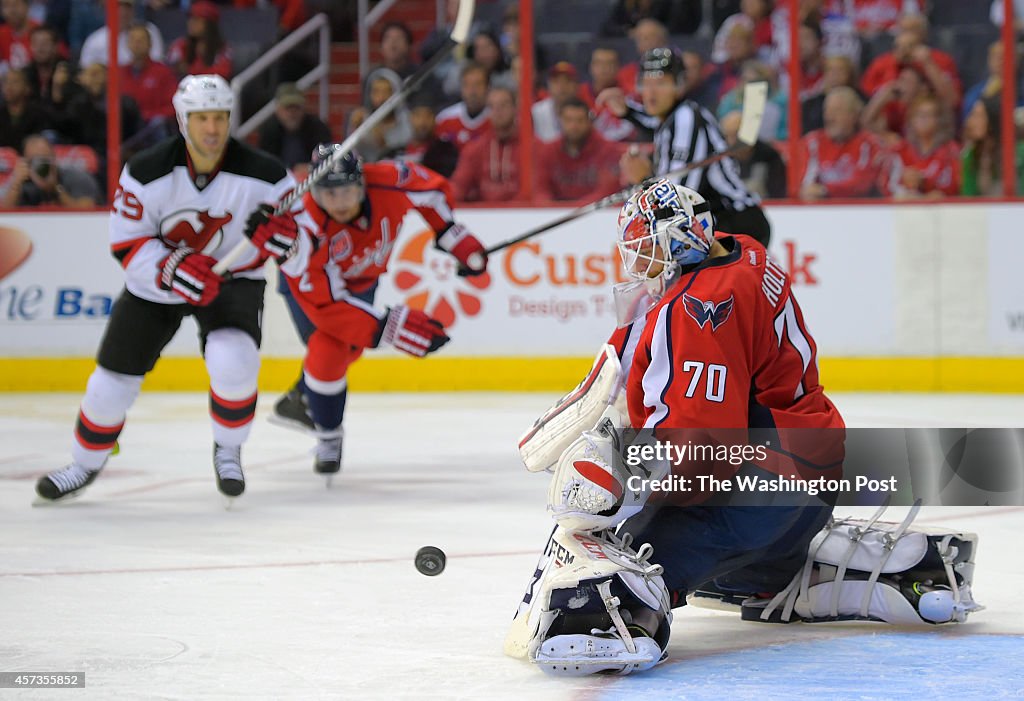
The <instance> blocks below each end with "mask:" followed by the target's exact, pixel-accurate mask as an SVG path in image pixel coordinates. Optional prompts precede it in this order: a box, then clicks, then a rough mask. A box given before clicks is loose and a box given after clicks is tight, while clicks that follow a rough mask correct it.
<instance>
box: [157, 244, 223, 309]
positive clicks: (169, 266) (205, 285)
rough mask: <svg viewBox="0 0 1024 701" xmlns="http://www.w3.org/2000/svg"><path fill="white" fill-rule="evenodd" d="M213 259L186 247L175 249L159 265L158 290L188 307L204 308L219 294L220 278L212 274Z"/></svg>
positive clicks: (215, 262) (214, 261)
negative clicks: (183, 301)
mask: <svg viewBox="0 0 1024 701" xmlns="http://www.w3.org/2000/svg"><path fill="white" fill-rule="evenodd" d="M216 264H217V261H216V259H214V258H211V257H210V256H207V255H203V254H202V253H196V252H195V251H194V250H192V249H191V248H188V247H187V246H185V247H183V248H176V249H174V250H173V251H171V252H170V253H169V254H168V255H167V256H166V257H165V258H164V259H163V260H162V261H160V264H159V269H160V272H159V274H158V275H157V278H156V284H157V287H159V288H160V289H161V290H169V291H171V292H174V293H176V294H178V295H180V296H181V297H183V298H184V299H185V301H186V302H188V303H189V304H194V305H196V306H197V307H205V306H206V305H208V304H209V303H210V302H212V301H213V300H214V299H215V298H216V297H217V293H218V292H220V283H221V276H220V275H218V274H217V273H215V272H213V266H214V265H216Z"/></svg>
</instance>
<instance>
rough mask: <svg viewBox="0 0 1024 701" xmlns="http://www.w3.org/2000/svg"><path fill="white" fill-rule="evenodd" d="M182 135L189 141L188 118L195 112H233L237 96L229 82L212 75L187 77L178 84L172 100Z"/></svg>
mask: <svg viewBox="0 0 1024 701" xmlns="http://www.w3.org/2000/svg"><path fill="white" fill-rule="evenodd" d="M171 104H172V105H174V114H175V115H176V116H177V118H178V128H179V129H180V130H181V135H182V136H184V137H185V140H186V141H187V140H188V126H187V125H188V116H189V115H190V114H191V113H193V112H211V111H213V112H231V110H232V109H233V108H234V106H235V94H234V93H233V92H231V86H230V85H228V81H226V80H224V79H223V78H221V77H220V76H219V75H214V74H211V73H207V74H203V75H187V76H185V77H184V78H182V79H181V82H180V83H178V90H177V92H175V93H174V97H173V98H172V99H171Z"/></svg>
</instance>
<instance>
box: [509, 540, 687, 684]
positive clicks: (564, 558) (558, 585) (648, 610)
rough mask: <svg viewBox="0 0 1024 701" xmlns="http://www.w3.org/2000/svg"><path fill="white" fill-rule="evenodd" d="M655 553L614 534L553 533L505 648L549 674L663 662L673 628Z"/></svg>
mask: <svg viewBox="0 0 1024 701" xmlns="http://www.w3.org/2000/svg"><path fill="white" fill-rule="evenodd" d="M652 554H653V551H652V549H651V548H650V546H642V547H641V548H640V549H639V550H638V551H634V550H632V549H631V547H630V540H629V538H628V537H627V538H625V539H619V538H617V537H616V536H615V535H614V534H612V533H611V532H603V533H600V534H586V533H575V532H571V531H566V530H565V529H563V528H561V527H559V528H556V529H555V531H554V533H552V535H551V538H550V540H549V541H548V547H547V548H546V549H545V553H544V556H543V557H542V558H541V562H540V563H539V565H538V569H537V572H536V573H535V575H534V579H533V580H532V581H531V583H530V587H529V589H528V591H527V595H526V597H524V600H523V603H522V604H521V605H520V608H519V612H518V613H517V615H516V618H515V619H514V620H513V625H512V630H510V632H509V635H508V637H507V638H506V641H505V651H506V653H507V654H510V655H512V656H516V657H526V658H528V659H529V660H530V661H531V662H534V663H535V664H537V665H539V666H540V667H541V669H543V670H544V671H545V672H549V673H551V674H566V675H581V674H594V673H597V672H605V673H616V674H628V673H630V672H633V671H641V670H644V669H649V668H650V667H653V666H654V665H656V664H657V663H658V662H660V661H661V660H662V659H663V657H664V649H665V647H666V646H667V645H668V637H669V632H670V625H671V621H672V616H671V611H670V609H669V595H668V591H667V590H666V589H665V584H664V582H663V581H662V579H661V567H660V566H659V565H652V564H650V562H649V561H648V560H649V558H650V557H651V556H652Z"/></svg>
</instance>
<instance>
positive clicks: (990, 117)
mask: <svg viewBox="0 0 1024 701" xmlns="http://www.w3.org/2000/svg"><path fill="white" fill-rule="evenodd" d="M934 1H935V0H799V3H798V7H799V12H798V16H797V18H796V20H797V21H798V22H799V25H798V27H797V52H798V56H797V60H798V62H799V65H800V80H799V84H793V81H792V80H791V78H790V71H789V66H790V32H789V22H790V17H789V3H788V2H785V3H784V2H773V0H715V1H714V2H712V3H708V5H710V6H711V7H712V8H713V11H714V12H713V14H714V16H713V17H711V18H706V19H708V20H709V21H710V23H711V26H712V29H713V31H714V34H713V37H714V38H713V41H711V42H710V44H708V42H706V41H705V42H703V43H701V42H699V41H697V42H692V41H689V40H688V38H689V37H692V36H695V35H696V33H697V30H698V29H699V28H700V27H701V22H702V19H705V18H703V17H702V15H701V12H702V9H704V8H705V6H706V4H705V3H703V2H701V1H700V0H693V1H688V0H681V1H679V2H667V1H663V0H607V1H606V2H595V3H593V5H594V6H595V7H597V8H600V9H603V11H604V12H606V13H607V14H606V17H605V19H604V21H603V23H602V24H601V25H600V30H599V36H594V37H592V40H591V41H590V42H589V43H590V52H589V62H588V63H587V65H586V66H585V67H584V66H582V65H580V64H581V63H582V61H581V60H580V58H581V57H580V56H579V55H577V56H559V55H551V51H550V49H551V46H550V45H547V46H545V45H544V41H543V32H544V27H543V26H537V27H536V33H537V36H538V41H537V44H538V49H537V51H536V52H535V66H536V76H537V83H536V85H535V86H533V89H532V90H529V89H527V90H524V89H523V86H521V85H520V84H519V74H520V61H521V56H520V55H519V43H520V42H519V36H518V21H517V20H518V14H517V12H518V8H517V3H516V2H514V1H512V0H509V2H506V3H505V5H506V6H505V8H504V14H503V15H501V20H500V21H496V22H493V23H492V24H491V25H475V26H474V29H473V31H474V35H473V38H472V39H471V41H470V44H469V47H468V50H467V51H465V52H464V54H463V55H461V56H459V57H458V58H455V59H452V60H450V61H448V62H446V64H444V65H443V66H442V68H441V69H440V70H439V71H438V72H437V74H436V75H435V77H434V78H433V80H432V82H430V83H429V87H428V88H425V89H424V90H423V91H421V94H420V95H419V96H418V98H417V100H416V102H415V105H416V107H415V109H416V111H417V112H418V113H419V115H420V116H419V117H418V123H419V127H420V128H419V129H418V130H416V131H417V133H416V136H415V138H413V137H412V136H411V134H412V131H413V130H412V129H410V128H408V127H407V126H406V124H405V122H406V121H407V120H408V119H409V114H408V113H399V114H397V115H396V116H395V118H394V120H393V121H392V122H390V123H389V126H388V127H387V128H386V129H384V128H381V129H378V130H377V132H375V133H374V134H373V135H371V136H370V137H367V138H365V139H364V140H363V142H362V145H361V150H362V151H363V152H364V153H365V154H369V156H370V157H371V158H383V157H401V158H408V159H413V160H423V161H424V162H426V163H427V164H428V165H437V164H438V161H443V169H444V171H443V172H448V169H449V168H450V167H451V160H452V158H455V159H456V165H455V168H454V171H453V173H454V175H453V178H454V182H455V188H456V191H457V192H458V195H459V197H460V198H461V199H463V200H465V201H470V202H474V201H480V202H502V201H508V200H510V199H522V197H523V193H524V191H525V189H526V187H525V186H526V184H527V183H525V182H524V178H523V177H522V176H521V174H520V172H519V171H520V159H519V157H518V154H519V152H520V149H521V148H522V147H523V144H521V143H520V141H519V137H518V134H519V132H518V126H517V124H516V116H517V112H516V110H515V109H511V106H514V105H515V103H516V101H517V100H518V99H524V98H523V96H524V95H532V96H533V98H532V100H533V102H532V105H531V110H530V112H531V117H532V123H533V136H534V138H533V142H532V144H531V145H530V146H531V148H532V149H533V153H534V157H533V164H534V165H533V176H532V182H531V183H530V186H531V187H530V190H531V191H532V197H533V199H534V201H536V202H549V201H587V200H593V199H596V198H598V197H600V196H602V195H605V194H608V193H610V192H613V191H615V190H617V189H619V188H620V187H622V185H623V184H624V182H625V181H622V180H620V179H619V172H620V162H624V161H623V159H625V158H628V156H627V155H626V154H627V153H629V152H631V151H633V152H635V151H636V149H637V148H639V149H641V150H642V149H643V148H644V146H645V145H646V144H647V143H648V142H649V141H650V133H649V132H645V131H644V130H643V129H641V128H638V127H637V126H636V125H634V124H632V123H631V122H628V121H625V120H622V119H619V118H617V117H615V116H614V115H613V114H612V113H611V112H610V111H609V110H608V109H607V108H606V105H605V104H604V103H603V100H602V98H601V94H602V93H603V92H604V91H606V90H607V89H609V88H619V89H621V90H622V91H623V92H625V93H626V94H627V95H630V96H633V97H634V98H636V97H637V96H638V84H637V61H636V59H637V58H638V57H639V56H640V55H641V54H642V53H643V52H644V51H646V50H648V49H651V48H654V47H658V46H676V47H677V48H678V49H679V50H680V51H681V52H682V56H683V60H684V62H685V65H686V70H687V79H686V94H685V97H686V98H687V99H690V100H693V101H695V102H697V103H699V104H700V105H702V106H704V107H705V108H707V109H708V110H709V111H710V112H711V113H712V114H714V115H715V117H716V118H717V119H718V121H719V123H720V125H721V128H722V131H723V134H724V136H725V137H726V139H727V140H728V141H729V142H730V143H735V140H736V133H737V129H738V126H739V116H740V113H741V110H742V106H743V105H742V97H743V88H744V86H745V85H746V84H747V83H749V82H751V81H762V80H764V81H767V82H768V83H769V85H770V98H769V103H768V106H767V109H766V112H765V117H764V120H763V122H762V125H761V130H760V133H759V139H758V141H757V143H756V144H755V145H754V146H752V147H749V148H746V149H744V150H743V151H741V152H740V154H739V155H738V157H737V159H736V160H737V162H738V165H739V167H740V171H741V175H742V177H743V178H744V179H745V180H746V181H747V183H748V185H750V187H751V188H752V189H753V190H754V191H756V192H758V193H760V194H761V195H762V196H764V197H769V198H780V197H786V196H787V194H788V195H790V196H794V197H798V198H801V199H805V200H813V201H818V200H825V199H829V198H847V197H850V198H853V197H856V198H860V197H891V198H898V199H930V198H936V197H949V196H959V195H967V196H974V195H991V196H1001V195H1002V191H1003V190H1002V178H1001V176H1000V171H1001V168H1002V160H1001V159H1002V150H1001V147H1000V140H1001V130H1000V118H1001V112H1000V99H1001V91H1002V61H1003V57H1004V48H1003V46H1002V43H1001V42H1000V41H999V40H998V25H1000V24H1001V23H1002V16H1001V14H1000V13H999V12H996V10H995V7H996V6H999V7H1000V10H1001V5H1002V2H1001V0H996V2H994V3H992V9H993V11H992V13H991V17H990V13H989V9H990V7H989V5H988V4H987V3H981V2H979V3H977V11H976V14H977V15H978V17H977V18H976V22H977V24H985V25H986V26H987V28H988V29H990V30H991V32H992V36H993V39H994V40H993V41H992V43H991V45H990V46H989V47H988V75H987V76H985V77H984V79H983V80H981V81H980V82H979V83H977V84H974V85H966V86H965V85H964V84H963V80H964V78H963V77H962V76H961V74H960V69H959V68H958V66H957V65H956V62H955V61H954V60H953V57H952V56H950V54H948V53H946V52H944V51H942V50H940V49H939V48H938V47H937V46H936V45H935V43H934V41H933V37H932V36H931V28H930V27H929V21H928V14H927V13H928V12H929V11H930V10H931V7H932V3H933V2H934ZM1018 4H1024V3H1018ZM448 5H449V7H448V12H449V15H448V20H449V22H451V20H452V19H453V18H454V14H455V9H456V8H457V3H456V2H454V1H453V2H449V3H448ZM541 5H543V3H541ZM577 7H582V5H581V4H580V3H579V2H577ZM1017 22H1018V24H1019V23H1020V20H1019V19H1018V20H1017ZM445 31H446V30H445V29H441V30H439V31H438V32H436V33H435V34H433V35H430V36H428V37H426V38H425V39H423V41H422V42H421V43H420V44H419V46H418V49H419V50H418V51H417V46H416V43H415V42H414V41H412V39H411V36H412V35H411V33H410V32H409V30H408V29H407V28H406V27H404V26H403V25H401V24H389V25H386V26H384V27H383V28H382V29H381V31H380V32H379V33H378V34H377V36H378V37H379V41H380V54H381V55H382V56H384V57H385V58H384V63H383V65H382V66H381V67H380V68H378V69H377V70H375V71H373V72H371V73H370V74H369V76H368V77H367V81H366V87H365V89H364V94H365V95H366V97H367V99H366V100H365V101H364V107H362V108H360V109H357V110H356V111H355V112H354V113H353V115H352V119H351V120H350V123H349V127H350V129H351V128H353V127H354V126H355V125H356V124H358V123H359V121H360V120H361V119H362V118H365V114H366V112H367V110H372V108H373V106H374V105H375V104H379V100H376V99H374V94H375V93H376V91H378V90H379V91H380V94H381V95H383V94H385V93H386V94H391V92H392V91H393V90H394V89H396V88H395V86H396V83H395V81H394V80H390V81H388V83H390V87H388V83H385V82H384V79H383V78H382V72H383V70H384V69H389V70H390V71H393V72H394V73H397V74H398V75H399V76H400V75H403V74H407V73H408V72H411V71H412V70H413V69H414V67H415V65H416V63H415V62H416V59H417V58H418V59H419V60H420V61H422V60H425V59H426V58H429V56H430V55H432V53H433V51H435V50H436V45H437V43H438V37H443V36H444V33H445ZM954 31H955V28H954ZM705 33H706V28H705ZM622 37H629V39H630V40H631V46H626V45H625V44H624V43H623V41H622V40H621V38H622ZM616 38H619V40H618V41H616ZM556 45H557V44H556ZM701 46H704V47H705V50H703V51H702V50H700V47H701ZM573 59H576V63H574V62H573ZM584 68H585V72H584V70H583V69H584ZM378 84H379V85H380V87H379V88H377V87H375V86H376V85H378ZM794 91H795V93H796V95H797V96H798V99H799V117H800V119H799V139H798V140H797V141H796V142H795V143H796V148H795V150H794V149H792V148H791V144H790V141H789V137H790V130H791V127H792V125H791V124H790V107H789V95H790V94H791V93H792V92H794ZM1019 92H1020V91H1019V90H1018V93H1019ZM422 93H426V94H427V95H428V97H427V98H424V96H423V94H422ZM496 110H497V111H500V116H499V115H498V114H496ZM1017 115H1018V119H1020V118H1021V117H1024V114H1022V113H1021V112H1018V113H1017ZM431 123H434V124H435V126H434V131H433V133H432V134H429V133H427V132H426V129H427V127H428V126H429V125H430V124H431ZM1022 126H1024V124H1022ZM441 144H444V145H445V146H444V147H442V146H441ZM634 146H635V148H634ZM428 147H429V150H428ZM442 151H443V156H439V154H441V153H442ZM1022 154H1024V149H1022ZM428 159H429V160H428ZM1017 164H1018V169H1020V170H1021V173H1020V176H1019V177H1018V178H1017V181H1018V183H1019V184H1020V187H1021V191H1022V192H1024V177H1022V176H1024V155H1022V156H1021V157H1020V158H1018V159H1017ZM789 170H793V171H794V172H795V182H796V183H797V187H796V191H795V192H789V191H788V188H787V183H788V180H787V173H788V171H789ZM790 175H791V176H792V174H790Z"/></svg>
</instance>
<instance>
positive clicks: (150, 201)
mask: <svg viewBox="0 0 1024 701" xmlns="http://www.w3.org/2000/svg"><path fill="white" fill-rule="evenodd" d="M233 103H234V97H233V95H232V92H231V88H230V87H229V86H228V84H227V82H226V81H225V80H224V79H223V78H221V77H219V76H216V75H195V76H186V77H185V78H184V79H182V81H181V83H180V84H179V86H178V90H177V92H176V93H175V95H174V98H173V104H174V110H175V113H176V115H177V119H178V125H179V128H180V131H181V134H180V135H178V136H174V137H172V138H170V139H167V140H166V141H163V142H161V143H159V144H157V145H155V146H154V147H152V148H150V149H147V150H146V151H143V152H142V153H139V154H138V155H136V156H135V157H134V158H132V159H131V160H130V161H129V162H128V163H127V165H125V167H124V169H123V170H122V171H121V177H120V181H119V183H118V188H117V192H116V193H115V196H114V202H113V206H112V208H111V215H110V241H111V250H112V253H113V255H114V257H115V258H116V259H117V260H118V261H119V262H120V264H121V266H122V267H123V268H124V276H125V289H124V290H123V291H122V293H121V295H120V297H119V298H118V300H117V302H116V304H115V305H114V308H113V311H112V313H111V316H110V320H109V321H108V323H107V327H106V330H105V332H104V336H103V340H102V342H101V343H100V348H99V353H98V356H97V365H96V369H95V370H94V371H93V373H92V375H91V376H90V377H89V383H88V386H87V388H86V393H85V397H84V398H83V400H82V404H81V409H80V411H79V413H78V420H77V422H76V425H75V430H74V440H73V442H72V446H71V458H72V459H71V463H70V464H69V465H68V466H66V467H64V468H63V469H60V470H56V471H54V472H51V473H49V474H48V475H46V476H44V477H42V478H40V480H39V481H38V483H37V484H36V492H37V493H38V495H39V496H40V497H41V498H42V499H44V500H56V499H62V498H65V497H67V496H69V495H73V494H76V493H78V492H80V491H81V490H82V489H83V488H84V487H86V486H87V485H89V484H90V483H91V482H92V481H93V480H95V479H96V477H97V475H99V473H100V471H101V470H102V469H103V466H104V464H105V463H106V461H107V458H108V457H109V456H110V453H111V451H112V450H113V448H114V444H115V442H116V441H117V437H118V435H119V434H120V432H121V429H122V427H123V426H124V421H125V416H126V414H127V411H128V409H129V408H130V407H131V405H132V403H133V402H134V401H135V398H136V397H137V396H138V393H139V388H140V386H141V385H142V380H143V377H144V376H145V375H146V374H147V373H148V372H149V371H151V370H152V369H153V367H154V365H155V364H156V361H157V359H158V358H159V357H160V354H161V352H162V351H163V349H164V347H165V346H166V345H167V343H168V342H170V340H171V338H172V337H173V336H174V334H175V332H176V331H177V330H178V326H179V325H180V323H181V321H182V319H183V318H184V317H186V316H189V315H192V316H194V317H195V319H196V322H197V324H198V326H199V341H200V349H201V351H202V353H203V357H204V359H205V362H206V369H207V371H208V372H209V376H210V418H211V420H212V427H213V464H214V469H215V473H216V480H217V486H218V488H219V489H220V491H221V492H222V493H223V494H225V495H226V496H229V497H235V496H238V495H240V494H241V493H242V492H243V491H244V490H245V478H244V475H243V472H242V463H241V447H242V444H243V443H244V442H245V440H246V439H247V438H248V436H249V431H250V428H251V426H252V420H253V416H254V414H255V411H256V379H257V373H258V371H259V364H260V359H259V345H260V340H261V338H260V334H261V332H260V318H261V314H262V309H263V289H264V286H265V284H266V283H265V281H264V277H263V264H264V262H265V261H266V259H267V258H268V257H270V256H271V255H274V254H275V253H276V249H273V248H272V247H271V245H270V244H268V246H267V247H266V248H264V247H261V246H260V243H261V242H269V241H274V244H273V245H274V246H280V243H281V242H282V241H284V242H285V244H286V245H287V244H288V242H294V241H295V238H296V230H295V224H294V221H293V220H289V219H287V218H283V217H282V218H278V217H273V216H267V215H263V216H261V217H253V218H252V219H250V217H251V215H252V213H253V212H255V211H257V210H258V209H259V207H260V205H261V204H263V203H272V202H278V201H280V200H281V199H282V198H283V197H284V196H285V195H286V194H287V193H288V191H289V190H291V189H292V188H294V187H295V181H294V180H293V178H292V177H291V175H289V174H288V172H287V171H286V170H285V168H284V166H283V165H281V163H280V162H278V161H277V160H276V159H275V158H273V157H272V156H269V155H267V154H265V153H262V152H260V151H257V150H255V149H253V148H251V147H249V146H247V145H246V144H243V143H241V142H240V141H236V140H235V139H233V138H231V137H230V136H229V134H228V128H229V123H230V119H229V118H230V113H231V110H232V108H233V106H234V104H233ZM247 221H249V222H250V223H249V224H248V225H247ZM245 236H248V237H249V238H251V239H252V240H253V241H254V243H256V244H257V245H256V246H254V247H252V249H251V250H250V251H248V252H247V253H246V254H245V255H244V256H242V257H241V258H240V259H239V260H238V261H237V262H236V263H235V264H234V265H233V266H232V267H231V269H230V273H231V275H230V276H229V277H228V278H227V279H223V278H222V277H221V276H220V275H218V274H216V273H214V272H213V266H214V264H215V263H216V262H217V260H218V258H220V257H221V256H224V255H226V254H227V252H228V251H231V249H232V248H234V246H235V244H236V243H238V242H239V241H241V240H242V239H243V237H245Z"/></svg>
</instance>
